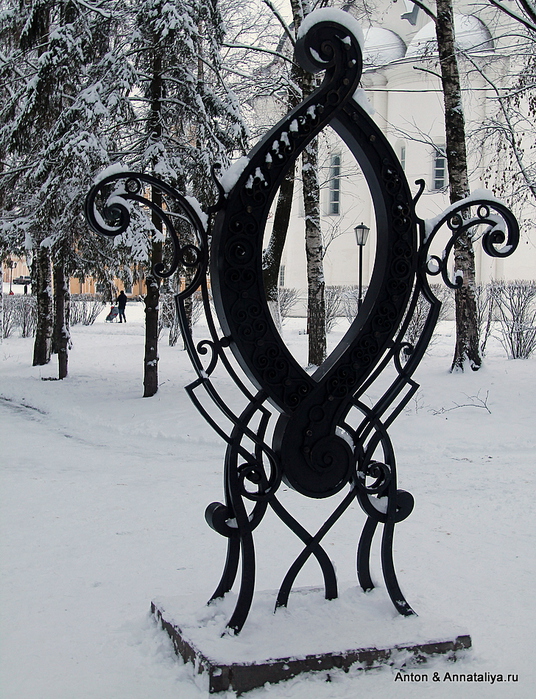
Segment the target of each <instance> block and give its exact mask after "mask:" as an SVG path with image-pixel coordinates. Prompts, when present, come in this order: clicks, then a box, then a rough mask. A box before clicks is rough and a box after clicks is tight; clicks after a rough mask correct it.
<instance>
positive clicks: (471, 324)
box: [436, 0, 482, 371]
mask: <svg viewBox="0 0 536 699" xmlns="http://www.w3.org/2000/svg"><path fill="white" fill-rule="evenodd" d="M436 7H437V21H436V35H437V45H438V51H439V61H440V65H441V82H442V87H443V96H444V102H445V134H446V151H447V152H446V155H447V168H448V174H449V187H450V201H451V203H452V204H453V203H455V202H457V201H460V199H463V198H464V197H466V196H468V194H469V177H468V171H467V151H466V145H465V144H466V141H465V119H464V115H463V106H462V93H461V87H460V75H459V70H458V61H457V58H456V47H455V40H454V13H453V8H452V0H436ZM454 274H455V277H462V279H463V282H462V285H461V286H460V287H459V288H458V289H456V292H455V307H456V346H455V349H454V358H453V360H452V366H451V371H463V370H464V368H465V366H466V365H467V364H469V366H470V367H471V368H472V369H473V370H475V371H476V370H477V369H479V368H480V366H481V364H482V359H481V357H480V348H479V326H478V317H477V308H476V298H475V253H474V249H473V243H472V240H471V236H470V234H465V235H462V236H460V238H458V240H457V242H456V245H455V247H454Z"/></svg>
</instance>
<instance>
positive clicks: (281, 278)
mask: <svg viewBox="0 0 536 699" xmlns="http://www.w3.org/2000/svg"><path fill="white" fill-rule="evenodd" d="M279 286H285V265H281V266H280V267H279Z"/></svg>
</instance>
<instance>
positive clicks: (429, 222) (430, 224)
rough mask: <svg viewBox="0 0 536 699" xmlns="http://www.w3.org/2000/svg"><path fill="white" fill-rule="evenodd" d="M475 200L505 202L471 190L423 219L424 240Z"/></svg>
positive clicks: (488, 192) (479, 190) (494, 217)
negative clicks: (434, 214) (445, 220)
mask: <svg viewBox="0 0 536 699" xmlns="http://www.w3.org/2000/svg"><path fill="white" fill-rule="evenodd" d="M354 99H355V97H354ZM475 202H478V203H480V202H483V203H484V204H485V203H486V202H489V203H490V204H501V205H502V206H506V204H505V203H504V202H502V201H501V200H500V199H498V198H497V197H496V196H495V195H494V194H493V193H492V192H490V191H489V190H488V189H475V190H473V191H472V192H471V194H469V196H467V197H465V199H460V200H459V201H456V202H454V204H450V205H449V206H447V208H446V209H444V211H442V212H441V213H440V214H438V215H437V216H434V217H433V218H429V219H426V220H425V222H424V240H425V242H426V241H427V240H428V238H429V237H430V236H431V234H432V232H433V230H434V228H435V227H436V226H437V224H438V223H439V222H440V221H441V219H443V218H446V217H448V216H449V215H450V214H451V213H452V212H453V211H455V210H456V209H458V208H459V207H460V206H462V205H465V204H466V205H467V206H470V205H472V204H474V203H475ZM490 213H491V212H490ZM492 218H493V219H494V220H495V221H496V223H498V224H502V223H503V221H502V219H501V218H500V217H499V216H497V215H496V214H492Z"/></svg>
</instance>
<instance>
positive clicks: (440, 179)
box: [432, 147, 447, 190]
mask: <svg viewBox="0 0 536 699" xmlns="http://www.w3.org/2000/svg"><path fill="white" fill-rule="evenodd" d="M432 179H433V183H434V186H433V189H435V190H438V189H444V188H445V187H446V186H447V159H446V157H445V150H444V148H440V147H436V150H435V152H434V172H433V176H432Z"/></svg>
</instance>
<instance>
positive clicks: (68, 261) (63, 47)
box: [0, 0, 132, 378]
mask: <svg viewBox="0 0 536 699" xmlns="http://www.w3.org/2000/svg"><path fill="white" fill-rule="evenodd" d="M6 4H7V5H9V9H10V12H9V14H8V16H4V18H3V19H4V23H3V27H4V31H3V33H2V35H3V38H4V37H9V44H10V45H9V49H10V53H9V55H8V56H6V57H5V60H4V62H3V65H2V79H3V80H11V84H12V85H13V86H14V88H13V89H12V91H11V92H12V94H11V95H10V99H9V100H7V101H6V102H5V103H4V108H3V113H2V117H3V119H2V121H3V124H4V126H3V128H2V130H1V132H0V144H1V145H0V148H1V152H2V153H5V154H6V161H7V163H6V165H5V167H4V171H3V173H2V188H7V187H9V188H10V190H11V191H12V192H13V193H14V194H13V196H12V201H11V202H10V207H9V209H8V210H7V211H5V212H4V214H3V228H4V231H6V230H9V231H11V233H12V235H13V236H14V237H15V238H18V239H19V240H22V238H23V237H24V241H25V246H26V248H27V249H28V250H30V249H31V251H32V254H33V269H34V279H35V289H36V294H37V301H38V306H37V307H38V326H37V334H36V341H35V346H34V360H33V361H34V364H45V363H47V362H48V361H49V359H50V352H51V349H52V340H53V332H52V328H53V317H52V309H53V299H52V288H53V285H52V278H51V274H52V272H51V269H52V266H54V270H55V274H56V276H57V277H58V278H57V280H56V283H55V284H54V288H55V289H56V293H57V294H59V295H60V296H61V297H63V298H60V296H58V299H57V303H56V310H57V312H58V314H59V316H58V318H56V322H55V326H56V333H55V350H56V351H57V352H58V354H59V357H60V378H63V377H64V376H65V375H66V372H67V347H68V343H69V330H68V318H67V317H66V314H65V310H66V309H67V308H68V304H67V303H66V301H67V299H66V296H67V294H68V284H67V282H66V281H65V280H67V279H68V278H69V276H71V275H75V274H76V275H78V276H82V275H84V274H87V273H92V272H94V270H95V269H96V268H97V267H101V268H102V266H103V265H102V244H101V243H99V244H98V246H97V245H96V244H95V243H93V244H91V243H90V242H88V241H89V239H88V238H87V237H86V236H83V233H85V224H84V221H83V202H84V197H85V194H86V192H87V191H88V189H89V187H90V185H91V182H92V178H93V176H94V173H95V172H96V171H98V170H100V169H102V168H103V167H105V166H106V165H108V164H109V162H110V160H111V158H112V157H113V152H114V151H115V150H116V149H117V146H116V143H115V139H116V138H117V124H118V122H120V120H123V121H125V120H126V118H127V116H128V114H127V112H128V101H127V96H128V93H129V92H130V89H131V85H132V73H131V71H130V70H129V68H128V64H126V63H125V62H124V61H122V60H121V59H120V58H119V60H118V57H117V55H116V54H115V53H114V51H113V37H114V30H115V29H116V22H115V19H114V17H118V15H114V12H113V11H114V9H115V8H116V7H117V3H116V2H110V3H105V5H103V3H101V2H98V1H97V0H88V1H86V0H63V1H60V2H51V1H50V0H31V1H29V2H26V3H17V2H11V3H9V2H8V3H6ZM6 14H7V13H6ZM4 45H7V42H6V41H5V40H4ZM99 256H100V258H101V259H99V260H98V261H97V257H99ZM110 259H111V258H110Z"/></svg>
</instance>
